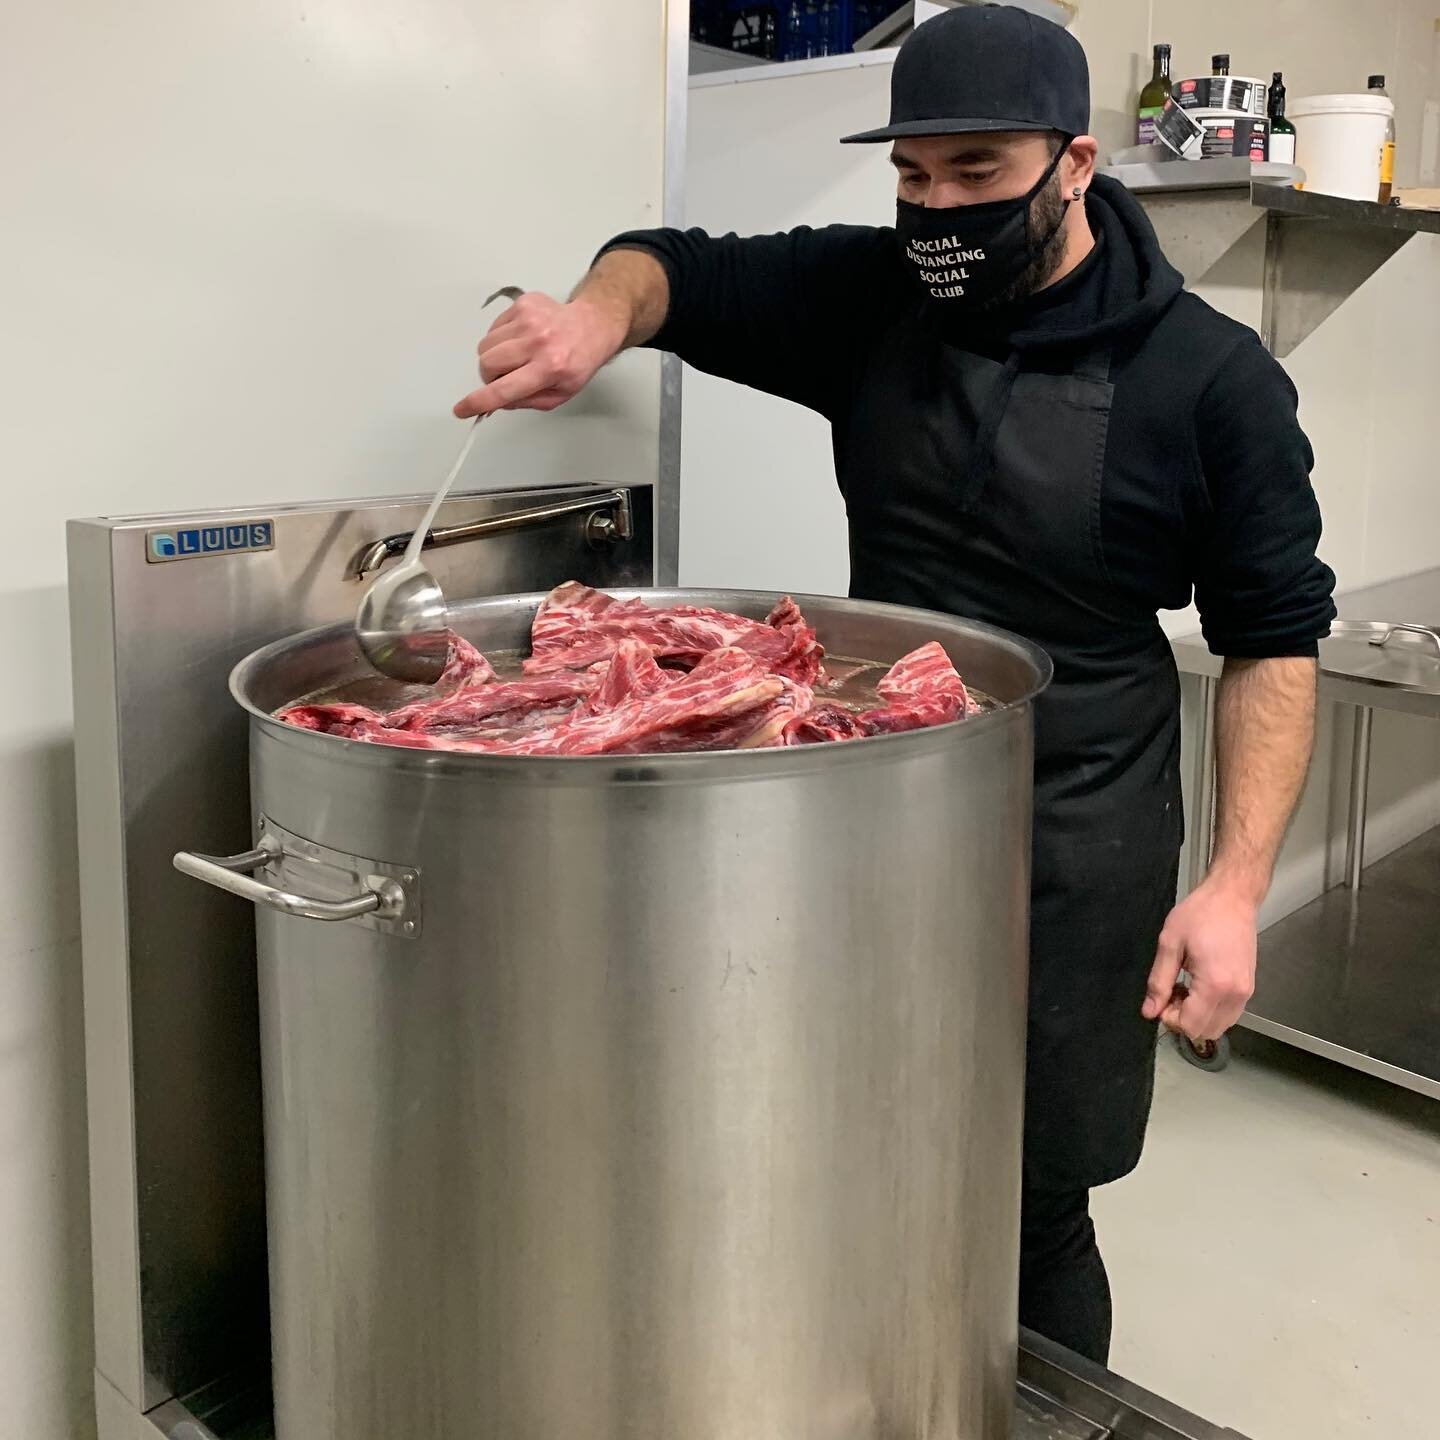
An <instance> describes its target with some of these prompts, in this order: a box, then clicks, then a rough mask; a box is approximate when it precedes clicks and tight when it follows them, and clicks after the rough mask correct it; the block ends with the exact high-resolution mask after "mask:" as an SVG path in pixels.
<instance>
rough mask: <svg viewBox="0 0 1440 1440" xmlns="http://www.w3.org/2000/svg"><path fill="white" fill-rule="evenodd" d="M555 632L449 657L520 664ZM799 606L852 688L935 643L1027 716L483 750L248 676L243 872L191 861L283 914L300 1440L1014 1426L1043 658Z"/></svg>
mask: <svg viewBox="0 0 1440 1440" xmlns="http://www.w3.org/2000/svg"><path fill="white" fill-rule="evenodd" d="M647 594H649V595H650V597H651V598H652V599H655V600H656V601H658V602H659V603H674V602H678V601H681V600H684V601H688V602H694V603H700V604H713V605H719V606H722V607H724V608H727V609H732V610H736V611H739V612H742V613H747V614H751V615H762V614H764V612H765V611H766V610H767V609H768V608H769V606H770V604H771V603H773V600H774V597H773V596H759V595H751V594H739V593H733V592H717V591H704V592H696V591H684V592H682V591H662V592H647ZM539 598H540V597H539V596H519V597H506V598H501V599H487V600H479V601H473V602H469V603H467V604H465V605H462V606H458V607H456V609H455V612H454V619H455V622H456V627H457V628H458V629H459V630H460V631H461V632H462V633H463V634H465V635H466V636H467V637H468V638H469V639H470V640H472V641H474V642H475V643H476V644H477V645H480V646H481V647H482V648H486V649H507V648H514V647H516V646H521V645H523V644H524V643H525V640H526V637H527V635H528V630H529V623H530V620H531V618H532V616H533V614H534V611H535V608H536V605H537V604H538V601H539ZM802 604H803V606H804V609H805V611H806V613H807V615H808V616H809V618H810V619H811V621H812V623H814V624H816V625H817V626H818V628H819V632H820V637H821V639H822V641H824V643H825V644H826V646H827V647H828V648H829V650H830V651H831V652H832V653H834V654H839V655H848V656H856V657H864V658H870V659H876V660H887V661H888V660H892V659H895V658H898V657H899V656H900V655H901V654H903V653H904V652H905V651H907V650H909V649H911V648H913V647H915V646H917V645H919V644H921V643H923V642H925V641H927V640H931V639H938V640H940V641H941V642H942V643H943V644H944V645H945V647H946V649H947V650H948V651H949V652H950V654H951V656H952V658H953V659H954V660H955V662H956V664H957V665H958V666H959V668H960V670H961V672H962V673H963V674H964V676H965V678H966V680H967V682H969V683H970V684H971V685H972V686H975V687H978V688H979V689H981V690H983V691H985V692H987V693H988V694H990V695H991V696H993V697H994V698H995V699H997V700H998V701H1000V702H1002V703H1001V705H1000V707H999V708H998V709H996V710H994V711H992V712H990V713H988V714H985V715H982V716H979V717H977V718H973V719H970V720H966V721H963V722H961V723H958V724H954V725H947V726H942V727H939V728H936V729H933V730H926V731H919V732H915V733H911V734H906V735H898V736H891V737H885V738H880V739H874V740H865V741H860V742H853V743H848V744H837V745H825V746H815V747H811V748H806V749H794V750H774V751H761V752H746V753H738V754H737V753H718V754H698V755H662V756H640V757H629V758H573V757H557V758H543V759H540V758H513V757H484V756H475V755H460V754H446V753H434V752H425V751H416V750H402V749H391V748H386V747H380V746H374V745H367V744H362V743H355V742H351V741H347V740H343V739H339V738H336V737H333V736H327V735H319V734H315V733H312V732H309V731H304V730H299V729H295V728H292V727H289V726H286V725H282V724H280V723H278V722H277V721H275V720H274V719H273V718H272V715H273V712H274V710H275V709H276V708H277V707H278V706H280V705H283V704H285V703H287V702H289V701H292V700H294V699H296V698H297V697H299V696H300V695H302V694H306V693H310V692H313V691H316V690H319V689H326V688H330V687H333V686H335V685H337V684H340V683H343V682H344V681H345V680H346V679H347V678H352V677H356V676H359V675H360V674H362V673H363V668H364V666H363V661H361V660H360V659H359V657H358V653H357V651H356V649H355V644H354V637H353V634H352V633H350V632H349V631H348V630H347V628H346V627H332V628H330V629H326V630H319V631H313V632H310V633H308V634H305V635H301V636H298V637H296V638H295V639H293V640H287V641H284V642H282V643H280V644H277V645H272V646H270V647H268V648H266V649H264V650H261V651H259V652H257V653H256V654H254V655H252V656H251V657H250V658H249V659H248V660H246V661H244V662H243V663H242V664H241V665H240V666H239V667H238V668H237V669H236V671H235V674H234V678H233V690H234V694H235V697H236V699H237V700H238V701H239V702H240V704H241V705H242V706H244V707H245V708H246V709H247V710H248V711H249V712H250V715H251V737H252V744H251V764H252V773H251V786H252V793H253V801H254V812H255V826H256V835H255V848H254V850H253V851H252V852H251V853H250V854H248V855H241V856H235V857H230V858H229V859H228V860H226V861H224V862H214V861H210V860H207V859H206V858H205V857H198V856H191V855H181V856H179V857H177V863H178V864H180V865H181V867H182V868H184V869H187V870H188V871H190V872H191V873H194V874H198V875H200V876H201V877H202V878H205V879H208V880H210V881H211V882H212V883H220V884H223V885H224V886H225V888H228V889H232V890H235V891H237V892H238V893H241V894H243V895H245V896H247V897H248V898H250V899H253V900H255V901H257V903H258V904H259V911H260V924H259V931H258V945H259V965H260V990H261V1015H262V1028H263V1035H262V1041H263V1054H264V1086H265V1137H266V1163H267V1167H268V1181H267V1185H268V1209H269V1237H270V1269H271V1291H272V1308H273V1323H274V1358H275V1387H276V1403H277V1430H278V1434H279V1437H280V1440H341V1437H343V1440H396V1437H398V1436H402V1435H403V1436H417V1437H418V1436H423V1437H425V1440H541V1437H544V1440H552V1437H553V1440H1001V1437H1005V1436H1008V1435H1009V1433H1010V1426H1011V1423H1012V1420H1013V1416H1014V1381H1015V1353H1016V1260H1017V1250H1018V1223H1019V1204H1018V1201H1019V1190H1020V1131H1021V1108H1022V1096H1023V1089H1024V1041H1025V989H1026V911H1027V901H1028V855H1029V833H1030V813H1031V764H1032V750H1031V725H1032V716H1031V701H1032V700H1033V699H1034V697H1035V695H1036V694H1037V693H1038V692H1039V690H1040V689H1041V688H1043V686H1044V684H1045V683H1046V680H1047V678H1048V675H1049V663H1048V661H1047V660H1046V658H1045V656H1044V655H1043V654H1042V653H1041V652H1039V651H1037V650H1036V649H1034V648H1033V647H1032V646H1030V645H1028V644H1026V643H1025V642H1023V641H1021V640H1017V639H1015V638H1014V637H1011V636H1008V635H1004V634H1002V633H1000V632H997V631H994V630H991V629H987V628H985V627H982V626H979V625H973V624H970V623H967V622H965V621H962V620H958V619H954V618H951V617H945V616H938V615H930V614H925V613H922V612H918V611H910V610H899V609H894V608H890V607H885V606H878V605H870V604H863V603H858V602H852V601H844V600H834V599H806V600H804V601H802ZM317 921H329V922H333V923H317Z"/></svg>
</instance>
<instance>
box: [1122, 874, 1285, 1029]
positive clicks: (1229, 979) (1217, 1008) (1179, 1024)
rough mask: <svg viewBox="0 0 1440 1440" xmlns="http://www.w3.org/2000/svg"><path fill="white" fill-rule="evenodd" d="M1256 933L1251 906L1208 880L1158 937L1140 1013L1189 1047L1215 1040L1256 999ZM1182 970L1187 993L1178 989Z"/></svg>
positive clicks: (1255, 914) (1179, 907) (1254, 911)
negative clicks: (1180, 1037)
mask: <svg viewBox="0 0 1440 1440" xmlns="http://www.w3.org/2000/svg"><path fill="white" fill-rule="evenodd" d="M1257 929H1258V909H1257V907H1256V905H1255V904H1254V902H1253V901H1251V900H1250V899H1249V898H1248V897H1247V896H1245V895H1241V894H1237V893H1235V891H1233V890H1230V889H1227V888H1225V887H1224V886H1222V885H1220V884H1218V883H1216V882H1215V880H1214V879H1211V880H1207V881H1206V882H1205V883H1204V884H1202V885H1201V886H1200V887H1199V888H1198V889H1196V890H1194V891H1192V892H1191V894H1190V895H1189V896H1188V897H1187V898H1186V899H1184V900H1182V901H1181V902H1180V904H1178V905H1177V906H1176V907H1175V908H1174V909H1173V910H1172V911H1171V912H1170V917H1169V919H1168V920H1166V922H1165V928H1164V929H1163V930H1162V931H1161V932H1160V945H1159V948H1158V949H1157V950H1156V952H1155V964H1154V966H1153V967H1152V969H1151V971H1150V983H1149V985H1148V986H1147V989H1146V997H1145V1004H1144V1007H1143V1009H1142V1011H1141V1013H1142V1014H1143V1015H1144V1016H1145V1018H1146V1019H1147V1020H1160V1021H1162V1022H1163V1023H1164V1024H1165V1025H1166V1027H1167V1028H1169V1029H1171V1030H1174V1031H1176V1032H1178V1033H1179V1034H1182V1035H1186V1036H1188V1037H1189V1038H1190V1039H1191V1040H1193V1041H1197V1042H1198V1041H1204V1040H1218V1039H1219V1038H1220V1037H1221V1036H1222V1035H1223V1034H1224V1033H1225V1032H1226V1031H1227V1030H1228V1029H1229V1028H1230V1027H1231V1026H1232V1025H1234V1024H1235V1022H1236V1021H1237V1020H1239V1018H1240V1016H1241V1015H1242V1014H1243V1013H1244V1010H1245V1004H1246V1001H1248V1000H1249V999H1250V997H1251V995H1253V994H1254V993H1255V955H1256V948H1257ZM1181 970H1184V971H1185V972H1186V974H1187V975H1188V976H1189V977H1190V985H1189V989H1177V984H1178V981H1179V978H1180V972H1181Z"/></svg>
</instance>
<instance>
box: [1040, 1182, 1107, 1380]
mask: <svg viewBox="0 0 1440 1440" xmlns="http://www.w3.org/2000/svg"><path fill="white" fill-rule="evenodd" d="M1020 1323H1021V1324H1022V1325H1024V1326H1025V1327H1026V1328H1027V1329H1030V1330H1034V1331H1036V1332H1037V1333H1038V1334H1041V1335H1043V1336H1045V1337H1046V1339H1048V1340H1054V1341H1055V1342H1056V1343H1057V1344H1059V1345H1064V1346H1065V1347H1066V1348H1067V1349H1070V1350H1073V1351H1075V1353H1076V1354H1077V1355H1083V1356H1085V1358H1086V1359H1087V1360H1094V1361H1095V1362H1096V1363H1097V1364H1100V1365H1104V1364H1106V1363H1108V1361H1109V1357H1110V1323H1111V1314H1110V1280H1109V1277H1108V1276H1107V1275H1106V1274H1105V1262H1104V1261H1103V1260H1102V1259H1101V1258H1100V1247H1099V1246H1098V1245H1097V1244H1096V1243H1095V1225H1094V1223H1093V1222H1092V1221H1091V1219H1090V1192H1089V1191H1088V1190H1070V1191H1058V1190H1036V1189H1033V1188H1032V1187H1030V1186H1029V1185H1027V1186H1026V1187H1025V1191H1024V1195H1023V1197H1022V1200H1021V1206H1020Z"/></svg>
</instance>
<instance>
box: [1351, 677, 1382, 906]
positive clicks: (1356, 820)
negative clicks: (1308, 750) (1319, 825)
mask: <svg viewBox="0 0 1440 1440" xmlns="http://www.w3.org/2000/svg"><path fill="white" fill-rule="evenodd" d="M1374 720H1375V712H1374V711H1373V710H1372V709H1371V708H1370V707H1369V706H1368V705H1357V706H1356V707H1355V744H1354V749H1353V751H1352V753H1351V756H1350V822H1349V829H1348V831H1347V833H1346V837H1345V883H1346V884H1347V885H1348V886H1349V887H1350V888H1351V890H1358V889H1359V888H1360V877H1361V875H1362V874H1363V873H1364V870H1365V812H1366V809H1367V808H1368V806H1369V803H1370V733H1371V727H1372V725H1373V724H1374Z"/></svg>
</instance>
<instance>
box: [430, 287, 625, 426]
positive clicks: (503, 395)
mask: <svg viewBox="0 0 1440 1440" xmlns="http://www.w3.org/2000/svg"><path fill="white" fill-rule="evenodd" d="M628 328H629V327H628V325H627V324H626V323H625V322H624V321H623V320H622V319H621V318H620V316H619V315H617V313H616V311H615V308H614V307H613V306H608V305H606V304H604V303H596V302H595V301H593V300H590V299H587V298H586V297H585V296H583V295H580V296H577V297H576V298H575V299H574V300H571V301H569V302H568V303H562V302H561V301H559V300H552V299H551V298H550V296H548V295H542V294H541V293H540V292H539V291H538V290H532V291H529V292H528V293H526V294H524V295H522V296H521V297H520V298H519V299H518V300H517V301H516V302H515V303H514V304H513V305H511V306H510V307H509V309H507V310H506V311H505V313H504V314H503V315H501V316H500V317H499V319H497V320H496V321H495V323H494V324H493V325H492V326H491V327H490V331H489V333H488V334H487V335H486V336H485V338H484V339H483V340H482V341H481V342H480V348H479V354H480V378H481V379H482V380H483V381H484V382H485V383H484V384H483V385H482V386H481V387H480V388H479V389H478V390H472V391H471V392H470V394H468V395H467V396H466V397H465V398H464V399H463V400H461V401H460V402H459V404H457V405H456V406H455V414H456V415H457V416H459V417H460V419H462V420H468V419H470V418H471V417H472V416H475V415H489V414H490V413H491V412H492V411H495V410H553V409H555V407H556V406H557V405H563V404H564V403H565V402H566V401H567V400H569V399H570V398H571V397H572V396H574V395H578V394H579V393H580V391H581V390H583V389H584V388H585V386H586V385H588V384H589V383H590V381H591V379H592V378H593V376H594V375H595V372H596V371H597V370H599V369H600V367H601V366H602V365H604V364H606V362H607V361H609V360H612V359H613V358H614V357H615V356H616V355H617V354H618V353H619V352H620V351H621V350H622V349H623V348H624V347H625V342H626V338H627V332H628Z"/></svg>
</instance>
